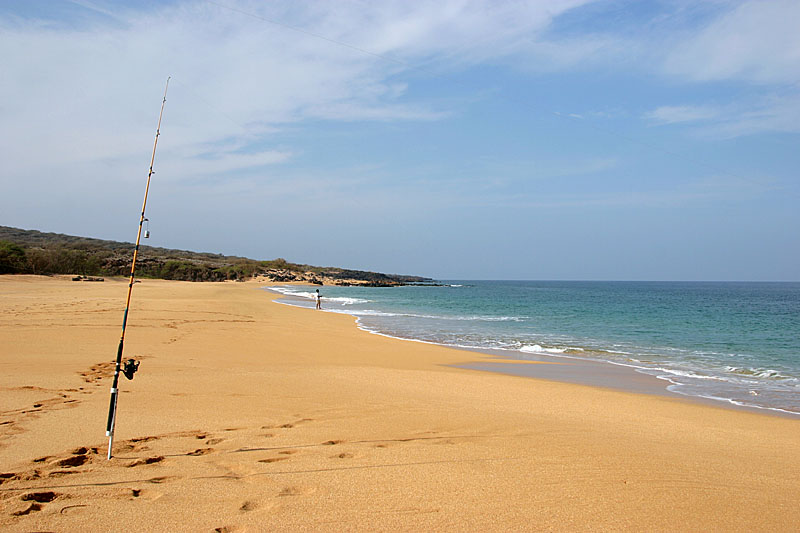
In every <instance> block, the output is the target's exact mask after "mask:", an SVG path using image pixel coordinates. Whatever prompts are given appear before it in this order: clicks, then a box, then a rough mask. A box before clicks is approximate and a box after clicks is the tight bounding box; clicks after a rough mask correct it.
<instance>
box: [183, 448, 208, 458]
mask: <svg viewBox="0 0 800 533" xmlns="http://www.w3.org/2000/svg"><path fill="white" fill-rule="evenodd" d="M213 451H214V448H198V449H196V450H195V451H193V452H189V453H187V454H186V455H193V456H198V455H207V454H209V453H211V452H213Z"/></svg>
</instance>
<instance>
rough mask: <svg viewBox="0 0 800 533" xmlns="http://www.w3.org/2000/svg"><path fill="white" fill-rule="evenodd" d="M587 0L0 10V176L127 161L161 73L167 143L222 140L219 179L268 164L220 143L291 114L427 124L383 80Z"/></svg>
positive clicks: (206, 147)
mask: <svg viewBox="0 0 800 533" xmlns="http://www.w3.org/2000/svg"><path fill="white" fill-rule="evenodd" d="M586 1H588V0H571V1H553V2H541V3H533V4H524V3H515V2H508V3H505V2H503V3H495V2H488V1H483V0H447V1H433V0H430V1H420V2H405V1H399V0H398V1H391V2H382V3H380V4H375V3H363V2H357V1H352V2H336V3H328V2H321V3H308V4H306V3H304V4H297V3H295V2H290V1H286V2H271V3H269V4H262V3H254V2H233V1H230V2H227V4H229V5H230V6H231V7H233V8H234V9H236V10H238V9H241V10H242V11H244V12H246V13H252V14H254V15H256V16H248V15H246V14H243V13H242V12H239V11H236V10H232V9H225V8H222V7H219V6H217V5H214V4H212V3H205V2H199V3H194V2H188V3H182V4H178V5H175V6H171V7H162V8H159V9H157V10H156V11H151V12H140V11H136V10H134V9H121V8H119V7H118V6H117V5H114V4H107V3H104V2H100V1H97V0H95V1H91V2H89V1H86V0H80V1H76V2H75V3H76V4H77V5H78V6H81V7H77V6H76V9H77V10H78V12H79V16H82V13H83V12H84V10H83V8H88V9H91V10H93V11H95V12H98V13H104V14H107V15H110V16H112V17H113V18H111V17H108V18H102V19H96V18H95V19H91V20H89V19H85V20H84V19H78V20H74V21H60V22H59V23H58V24H53V23H48V24H43V23H41V22H39V21H36V20H33V21H31V20H27V21H26V20H22V19H7V20H5V21H4V20H2V19H0V29H2V31H0V50H2V53H3V56H4V62H3V71H4V75H3V76H2V78H0V119H1V120H2V121H3V124H4V128H3V129H4V133H3V137H2V139H0V140H2V143H0V151H2V153H0V155H2V156H3V159H4V161H5V163H6V173H7V174H6V175H15V174H17V175H27V176H33V175H35V174H36V169H37V168H38V169H40V171H41V170H44V169H49V170H53V169H59V168H60V169H65V168H69V167H70V166H73V165H75V164H77V163H80V162H86V161H92V160H98V159H100V160H109V159H113V160H116V161H125V160H129V159H130V164H131V165H134V162H133V158H140V157H141V156H142V154H143V153H147V151H148V148H147V147H148V146H149V145H150V143H151V141H149V140H148V139H150V138H151V135H152V133H151V132H152V130H153V129H154V126H155V116H156V112H157V105H158V102H159V97H160V91H161V87H162V86H163V85H162V84H163V82H164V79H165V78H166V76H167V75H172V76H173V77H174V79H173V82H172V84H171V87H170V93H169V95H168V103H167V109H166V112H165V116H166V119H165V120H166V122H165V125H164V128H163V129H164V130H165V131H169V133H170V144H171V146H172V148H173V149H175V150H177V151H182V153H191V152H193V151H194V152H198V153H199V152H201V150H198V147H200V146H202V147H203V150H202V152H204V153H208V152H209V151H213V148H212V147H213V146H214V145H215V144H217V143H220V147H219V153H218V154H216V156H214V154H213V153H212V154H211V155H212V156H214V157H215V161H216V163H215V168H216V171H217V172H220V173H223V172H225V170H226V169H225V165H226V164H227V165H229V167H228V169H229V170H231V171H235V170H237V169H241V168H244V167H245V166H247V165H248V164H250V163H252V164H254V165H260V164H266V163H267V162H268V161H269V160H270V158H269V157H266V158H258V157H255V158H254V157H253V156H248V155H238V154H237V153H235V152H231V151H230V150H228V149H227V148H226V147H225V144H226V143H227V142H228V141H229V140H230V139H231V138H235V137H241V136H245V137H248V138H251V139H259V138H260V139H261V140H262V141H263V140H264V138H265V136H268V135H269V133H271V132H274V131H276V130H279V129H280V128H282V127H285V126H286V125H288V124H291V123H296V122H299V121H303V120H308V119H312V120H313V119H324V120H347V121H353V120H373V121H397V120H438V119H441V118H443V117H446V116H447V115H448V110H447V109H434V108H432V107H431V106H430V105H429V104H426V103H424V102H414V101H406V98H405V97H406V95H407V89H408V88H407V86H406V85H405V84H403V83H398V82H396V81H390V80H391V79H392V77H393V76H395V75H396V74H397V73H398V72H399V71H402V70H407V69H408V68H410V66H411V65H417V64H420V63H423V62H424V61H425V60H427V59H430V58H442V57H449V58H451V59H453V60H454V61H470V62H476V61H481V60H485V59H486V58H489V57H499V56H502V55H503V54H505V53H507V52H508V51H509V50H512V49H514V47H515V44H516V43H517V42H518V41H519V40H521V39H527V38H529V37H530V36H532V35H536V34H537V32H540V31H541V30H543V29H544V28H546V27H547V26H548V24H549V23H550V22H551V21H552V20H553V18H554V17H555V16H557V15H558V14H559V13H562V12H564V11H566V10H569V9H571V8H573V7H575V6H578V5H581V4H582V3H585V2H586ZM268 20H271V21H276V22H279V23H280V24H273V23H270V22H268ZM281 24H282V25H281ZM289 27H295V28H302V31H295V30H292V29H290V28H289ZM303 32H306V33H303ZM309 33H311V34H315V35H320V36H324V37H325V38H324V39H323V38H319V37H314V36H312V35H309ZM326 39H327V40H326ZM332 41H338V42H342V43H347V44H348V45H351V46H350V47H348V46H340V45H338V44H335V43H334V42H332ZM487 43H489V44H491V46H486V44H487ZM352 47H356V48H361V49H363V50H365V51H368V52H370V53H361V52H358V51H357V50H354V49H353V48H352ZM371 54H380V55H383V56H386V57H391V58H396V59H397V60H398V61H387V60H385V59H382V58H379V57H376V56H375V55H371ZM12 132H13V134H12ZM12 154H13V155H14V156H15V157H10V156H11V155H12ZM283 160H284V159H282V158H276V159H275V160H274V162H280V161H283ZM202 162H203V163H207V162H205V161H202Z"/></svg>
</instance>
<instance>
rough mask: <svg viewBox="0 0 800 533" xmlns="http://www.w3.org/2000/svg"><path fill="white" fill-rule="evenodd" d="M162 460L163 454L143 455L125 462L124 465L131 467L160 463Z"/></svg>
mask: <svg viewBox="0 0 800 533" xmlns="http://www.w3.org/2000/svg"><path fill="white" fill-rule="evenodd" d="M163 460H164V456H163V455H157V456H155V457H145V458H144V459H136V460H135V461H131V462H130V463H128V464H126V465H125V466H126V467H128V468H133V467H135V466H142V465H153V464H156V463H160V462H162V461H163Z"/></svg>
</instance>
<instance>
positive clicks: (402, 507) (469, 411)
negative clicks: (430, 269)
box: [0, 276, 800, 531]
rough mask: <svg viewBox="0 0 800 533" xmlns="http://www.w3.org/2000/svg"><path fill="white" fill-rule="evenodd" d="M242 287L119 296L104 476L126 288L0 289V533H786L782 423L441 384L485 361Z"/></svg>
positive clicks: (790, 457) (603, 396)
mask: <svg viewBox="0 0 800 533" xmlns="http://www.w3.org/2000/svg"><path fill="white" fill-rule="evenodd" d="M259 287H260V286H259V285H258V284H254V283H213V284H212V283H204V284H199V283H198V284H192V283H186V282H169V281H154V280H145V281H143V282H142V283H140V284H137V285H136V286H135V287H134V293H133V304H132V309H131V313H130V317H129V321H128V331H127V334H126V343H125V357H126V358H127V357H135V358H136V359H139V360H141V367H140V370H139V373H138V374H137V375H136V377H135V379H134V380H133V381H127V380H125V379H124V378H123V380H122V381H121V384H120V388H121V391H122V392H121V395H120V404H119V411H118V415H117V417H118V418H117V433H116V441H115V448H114V458H113V459H112V460H111V461H106V459H105V452H106V443H107V440H106V438H105V436H104V430H105V421H106V412H107V409H108V397H109V386H110V384H111V374H112V369H113V359H114V356H115V354H116V348H117V343H118V341H119V335H120V323H121V320H122V310H123V308H124V298H125V293H126V291H127V280H122V279H107V280H106V281H105V282H104V283H82V282H72V281H69V279H67V278H42V277H34V276H0V369H1V370H2V371H1V372H0V482H2V483H0V502H2V503H0V528H2V529H3V530H8V531H37V530H38V531H41V530H48V531H55V530H57V531H77V530H80V531H101V530H102V531H107V530H112V531H123V530H125V531H130V530H140V531H214V530H219V531H265V530H309V529H312V530H330V531H343V530H344V531H350V530H370V531H372V530H379V531H385V530H390V531H397V530H405V531H412V530H413V531H419V530H424V531H431V530H436V531H439V530H452V531H463V530H503V531H506V530H575V529H581V530H586V529H592V530H609V529H610V530H648V531H652V530H676V529H677V530H704V531H715V530H716V531H723V530H724V531H731V530H735V531H744V530H748V531H752V530H760V531H792V530H797V529H798V528H800V508H799V506H798V505H797V494H798V492H800V482H798V478H797V472H798V471H800V453H798V446H799V444H798V443H800V421H797V420H795V419H787V418H781V417H776V416H769V415H765V414H755V413H750V412H744V411H736V410H732V409H724V408H717V407H714V406H707V405H701V404H697V403H694V402H691V401H687V400H683V399H679V398H671V397H666V396H660V395H652V394H635V393H632V392H624V391H619V390H614V389H610V388H605V387H596V386H588V385H581V384H571V383H563V382H558V381H553V380H545V379H533V378H528V377H522V376H511V375H504V374H499V373H490V372H481V371H477V370H474V369H467V368H458V367H457V366H458V365H465V364H474V363H478V364H493V361H494V360H493V359H491V358H490V356H485V355H482V354H476V353H472V352H465V351H459V350H453V349H448V348H444V347H439V346H433V345H425V344H420V343H411V342H403V341H398V340H393V339H387V338H384V337H380V336H377V335H371V334H369V333H366V332H363V331H360V330H358V329H357V328H356V327H355V325H354V323H353V319H352V318H351V317H348V316H344V315H337V314H332V313H319V312H315V311H312V310H307V309H297V308H292V307H288V306H283V305H278V304H275V303H273V302H272V301H271V299H272V298H273V297H275V296H277V295H270V294H268V293H266V292H265V291H262V290H259ZM494 362H495V363H496V361H494ZM531 366H532V365H531ZM537 366H542V367H543V366H545V365H537Z"/></svg>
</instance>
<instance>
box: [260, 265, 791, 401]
mask: <svg viewBox="0 0 800 533" xmlns="http://www.w3.org/2000/svg"><path fill="white" fill-rule="evenodd" d="M441 283H442V284H443V286H407V287H391V288H368V287H329V286H324V287H321V288H320V292H321V294H322V296H323V304H322V305H323V309H324V310H326V311H329V312H337V313H347V314H350V315H353V316H355V317H357V320H358V324H359V326H360V327H361V328H363V329H365V330H368V331H371V332H374V333H379V334H383V335H387V336H391V337H397V338H401V339H408V340H417V341H424V342H431V343H436V344H444V345H449V346H457V347H466V348H477V349H490V350H502V351H503V353H505V354H507V355H508V356H509V357H513V358H518V359H525V358H526V357H527V358H530V357H531V356H532V355H536V356H542V355H549V356H553V357H570V358H589V359H595V360H602V361H607V362H609V363H613V364H618V365H626V366H630V367H632V368H634V369H636V370H637V371H639V372H642V373H645V374H650V375H653V376H656V377H658V378H660V379H662V380H664V381H665V385H666V386H667V388H668V390H670V391H672V392H675V393H678V394H684V395H689V396H698V397H703V398H709V399H715V400H719V401H722V402H729V403H733V404H737V405H743V406H750V407H757V408H763V409H770V410H776V411H783V412H789V413H794V414H800V283H728V282H719V283H705V282H696V283H685V282H561V281H448V282H441ZM271 290H275V291H277V292H279V293H281V294H284V295H286V296H287V298H286V299H283V302H284V303H289V304H293V305H304V306H313V290H311V289H308V288H305V287H298V286H284V287H273V288H271Z"/></svg>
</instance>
